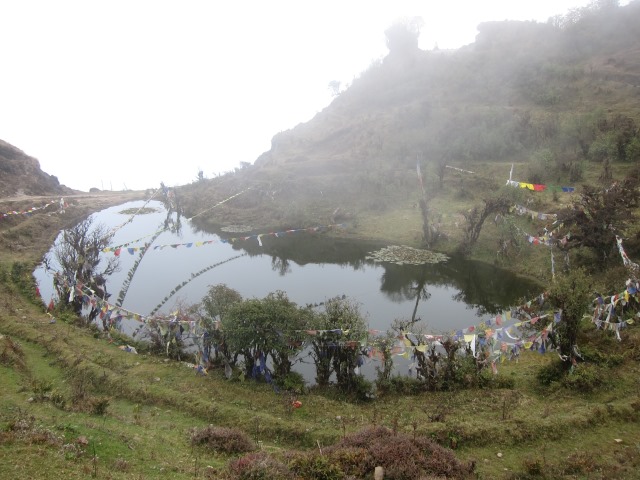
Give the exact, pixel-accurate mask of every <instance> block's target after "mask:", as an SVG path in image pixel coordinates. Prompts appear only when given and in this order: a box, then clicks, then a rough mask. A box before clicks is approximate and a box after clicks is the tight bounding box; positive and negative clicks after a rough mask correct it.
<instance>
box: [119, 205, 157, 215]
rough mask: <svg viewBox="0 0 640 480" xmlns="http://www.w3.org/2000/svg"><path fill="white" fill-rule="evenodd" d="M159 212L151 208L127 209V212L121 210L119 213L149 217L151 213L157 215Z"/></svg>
mask: <svg viewBox="0 0 640 480" xmlns="http://www.w3.org/2000/svg"><path fill="white" fill-rule="evenodd" d="M157 211H158V210H157V209H155V208H151V207H144V208H127V209H125V210H120V211H119V212H118V213H120V214H121V215H148V214H150V213H155V212H157Z"/></svg>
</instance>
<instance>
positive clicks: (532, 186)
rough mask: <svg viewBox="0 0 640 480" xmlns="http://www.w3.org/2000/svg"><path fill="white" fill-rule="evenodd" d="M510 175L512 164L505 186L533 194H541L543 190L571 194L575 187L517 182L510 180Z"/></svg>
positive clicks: (511, 173)
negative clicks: (523, 189) (525, 190)
mask: <svg viewBox="0 0 640 480" xmlns="http://www.w3.org/2000/svg"><path fill="white" fill-rule="evenodd" d="M512 175H513V164H511V171H510V172H509V180H507V185H509V186H511V187H516V188H525V189H527V190H531V191H533V192H543V191H545V190H553V191H560V192H567V193H571V192H574V191H575V187H560V186H557V185H541V184H537V183H527V182H518V181H515V180H512Z"/></svg>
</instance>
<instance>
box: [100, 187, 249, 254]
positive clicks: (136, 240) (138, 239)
mask: <svg viewBox="0 0 640 480" xmlns="http://www.w3.org/2000/svg"><path fill="white" fill-rule="evenodd" d="M250 189H251V187H249V188H247V189H245V190H243V191H241V192H238V193H236V194H234V195H231V196H230V197H227V198H225V199H224V200H222V201H220V202H218V203H216V204H215V205H213V206H211V207H209V208H207V209H205V210H202V211H200V212H199V213H196V214H195V215H194V216H193V217H190V218H187V220H189V221H190V220H193V219H194V218H196V217H197V216H198V215H202V214H203V213H205V212H208V211H209V210H212V209H214V208H216V207H218V206H220V205H222V204H224V203H226V202H228V201H229V200H231V199H233V198H235V197H237V196H239V195H242V194H243V193H246V192H247V191H249V190H250ZM134 215H135V214H134ZM126 223H128V221H127V222H125V223H124V224H123V225H121V227H122V226H124V225H126ZM121 227H118V228H121ZM170 228H171V227H170V226H166V227H164V228H161V229H160V230H157V231H155V232H153V233H149V234H147V235H144V236H143V237H140V238H137V239H135V240H131V241H128V242H126V243H122V244H120V245H117V246H115V247H107V248H104V249H103V250H102V251H103V252H104V253H109V252H114V253H115V252H116V251H117V252H118V253H117V255H119V254H120V252H121V251H122V249H123V248H126V247H129V245H132V244H135V243H138V242H141V241H142V240H144V239H145V238H149V237H153V236H157V235H159V234H161V233H162V232H166V231H167V230H169V229H170ZM144 248H145V247H144V246H142V247H134V248H133V249H132V250H130V249H127V251H128V252H129V253H130V254H131V255H133V254H134V253H135V252H136V251H138V250H141V249H144Z"/></svg>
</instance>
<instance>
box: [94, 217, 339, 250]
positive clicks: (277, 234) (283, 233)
mask: <svg viewBox="0 0 640 480" xmlns="http://www.w3.org/2000/svg"><path fill="white" fill-rule="evenodd" d="M346 226H347V225H346V224H345V223H336V224H331V225H322V226H317V227H308V228H295V229H290V230H284V231H281V232H268V233H257V234H253V235H246V236H243V237H234V238H229V239H225V238H220V239H216V240H203V241H196V242H183V243H168V244H164V245H154V246H153V248H152V249H153V250H163V249H165V248H174V249H177V248H179V247H185V248H192V247H203V246H205V245H211V244H213V243H235V242H238V241H247V240H251V239H256V240H257V241H258V245H260V246H261V247H262V238H263V237H269V236H273V237H277V238H279V237H284V236H286V235H292V234H295V233H300V232H307V233H315V232H321V231H325V230H328V229H331V228H345V227H346ZM147 237H148V235H147V236H145V237H142V238H140V239H138V240H133V241H132V242H128V243H126V244H122V245H118V246H115V247H106V248H104V249H102V251H103V252H104V253H111V252H113V254H114V255H116V256H119V255H120V254H121V253H122V252H123V250H124V251H126V252H128V253H129V254H131V255H134V254H135V253H136V252H138V251H140V250H144V249H145V248H146V246H145V245H143V246H139V247H129V246H128V245H130V244H132V243H137V242H138V241H140V240H142V239H144V238H147ZM125 247H126V248H125Z"/></svg>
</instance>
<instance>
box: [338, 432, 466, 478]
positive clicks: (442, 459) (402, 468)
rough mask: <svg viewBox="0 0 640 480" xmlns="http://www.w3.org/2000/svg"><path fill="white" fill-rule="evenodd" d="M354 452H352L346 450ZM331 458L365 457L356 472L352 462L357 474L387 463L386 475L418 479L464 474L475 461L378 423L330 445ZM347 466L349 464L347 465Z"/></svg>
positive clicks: (370, 470)
mask: <svg viewBox="0 0 640 480" xmlns="http://www.w3.org/2000/svg"><path fill="white" fill-rule="evenodd" d="M347 451H349V452H351V455H350V456H344V457H343V455H344V454H343V453H336V452H347ZM325 453H326V455H327V456H328V457H329V458H332V459H335V460H336V462H337V463H338V462H340V459H341V458H342V459H343V460H345V461H349V462H351V460H350V458H352V457H353V456H356V455H357V456H360V457H361V458H362V460H363V461H362V463H361V468H362V469H361V471H359V472H356V471H355V470H356V469H355V466H356V465H354V464H353V462H352V463H349V464H347V465H341V464H340V463H338V464H339V465H341V467H346V466H348V467H349V469H350V473H351V474H353V475H354V476H355V477H366V476H369V475H370V474H371V472H372V470H373V468H374V467H375V466H377V465H380V466H382V467H384V469H385V478H388V479H396V480H403V479H407V480H409V479H415V478H420V477H421V476H425V475H434V476H438V475H440V476H447V477H463V476H465V475H467V474H469V473H471V472H472V471H473V465H472V464H465V463H463V462H460V461H459V460H457V459H456V457H455V455H454V454H453V452H452V451H451V450H448V449H446V448H444V447H441V446H440V445H437V444H436V443H434V442H433V441H432V440H430V439H428V438H426V437H422V436H418V437H414V436H411V435H407V434H404V433H397V432H396V433H394V432H392V431H391V430H389V429H387V428H384V427H375V428H369V429H365V430H362V431H360V432H357V433H354V434H351V435H347V436H346V437H345V438H344V439H342V440H341V441H340V442H339V443H338V444H336V445H334V446H332V447H329V448H328V449H326V452H325ZM345 470H346V468H345Z"/></svg>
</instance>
